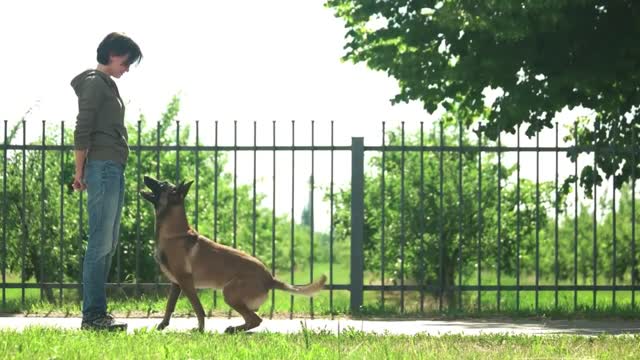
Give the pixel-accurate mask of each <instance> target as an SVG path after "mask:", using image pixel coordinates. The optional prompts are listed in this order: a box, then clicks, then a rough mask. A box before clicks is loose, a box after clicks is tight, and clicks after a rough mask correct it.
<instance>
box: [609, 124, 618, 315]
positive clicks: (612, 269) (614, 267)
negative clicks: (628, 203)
mask: <svg viewBox="0 0 640 360" xmlns="http://www.w3.org/2000/svg"><path fill="white" fill-rule="evenodd" d="M613 132H614V134H615V132H616V129H615V128H614V130H613ZM614 139H615V135H614ZM614 141H615V140H614ZM609 147H610V148H611V149H612V150H613V152H612V154H613V158H614V159H615V158H616V146H615V145H614V146H612V145H611V143H609ZM611 191H612V193H613V194H612V201H613V205H612V207H611V213H612V216H613V219H612V220H613V249H612V250H613V255H612V257H613V261H612V264H611V273H612V274H613V275H612V276H611V280H612V281H613V291H612V294H611V296H612V298H611V302H612V306H613V309H614V310H615V308H616V260H617V258H616V248H617V240H616V173H615V172H614V173H613V183H612V189H611Z"/></svg>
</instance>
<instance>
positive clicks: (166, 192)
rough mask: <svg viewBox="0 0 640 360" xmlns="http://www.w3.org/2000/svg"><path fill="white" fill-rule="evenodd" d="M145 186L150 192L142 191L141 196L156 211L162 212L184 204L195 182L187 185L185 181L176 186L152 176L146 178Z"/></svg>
mask: <svg viewBox="0 0 640 360" xmlns="http://www.w3.org/2000/svg"><path fill="white" fill-rule="evenodd" d="M144 184H145V185H146V186H147V188H149V190H150V191H140V195H142V197H143V198H144V199H145V200H147V201H149V202H150V203H152V204H153V207H154V208H155V209H156V210H160V209H164V208H167V207H169V206H173V205H182V204H184V198H185V197H186V196H187V193H188V192H189V188H190V187H191V184H193V180H192V181H189V182H187V183H185V182H184V181H183V182H181V183H180V184H178V186H176V185H173V184H171V183H170V182H168V181H159V180H156V179H154V178H152V177H150V176H145V177H144Z"/></svg>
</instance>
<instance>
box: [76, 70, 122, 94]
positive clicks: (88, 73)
mask: <svg viewBox="0 0 640 360" xmlns="http://www.w3.org/2000/svg"><path fill="white" fill-rule="evenodd" d="M93 76H100V77H102V78H103V79H104V80H105V81H106V82H107V84H109V83H110V82H111V81H112V80H111V79H110V78H109V75H107V74H105V73H103V72H101V71H98V70H95V69H89V70H85V71H83V72H81V73H80V74H78V75H76V76H75V77H74V78H73V80H71V87H72V88H73V90H74V91H75V92H76V94H78V91H79V89H80V85H81V84H82V82H83V81H84V80H85V79H87V78H89V77H93Z"/></svg>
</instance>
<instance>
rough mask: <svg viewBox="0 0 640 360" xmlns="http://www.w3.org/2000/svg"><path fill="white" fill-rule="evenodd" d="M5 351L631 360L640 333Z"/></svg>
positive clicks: (33, 337)
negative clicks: (637, 334) (590, 335)
mask: <svg viewBox="0 0 640 360" xmlns="http://www.w3.org/2000/svg"><path fill="white" fill-rule="evenodd" d="M0 353H1V354H3V357H7V358H12V359H32V358H58V359H78V358H87V359H95V358H102V359H138V358H141V359H149V358H151V359H157V358H170V359H184V358H190V359H204V358H206V359H212V358H218V359H314V360H315V359H341V360H342V359H389V358H392V359H504V358H507V359H531V358H547V359H548V358H563V359H564V358H567V359H584V358H590V359H592V358H599V359H633V358H638V356H640V337H639V336H604V335H603V336H598V337H584V336H574V335H552V336H544V337H535V336H510V335H482V336H460V335H445V336H440V337H435V336H428V335H415V336H396V335H389V334H386V335H374V334H366V333H362V332H358V331H355V330H353V329H344V330H343V331H342V332H341V333H340V334H331V333H328V332H311V331H302V332H300V333H296V334H275V333H253V334H250V335H249V334H237V335H224V334H217V333H202V334H201V333H197V332H158V331H154V330H141V331H136V332H135V333H134V334H125V333H100V332H87V331H72V330H60V329H54V328H40V327H32V328H27V329H25V330H23V332H17V331H4V330H3V331H0Z"/></svg>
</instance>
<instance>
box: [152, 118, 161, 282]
mask: <svg viewBox="0 0 640 360" xmlns="http://www.w3.org/2000/svg"><path fill="white" fill-rule="evenodd" d="M156 179H160V121H158V122H157V123H156ZM158 275H159V274H158V267H157V266H154V267H153V278H154V282H155V288H156V293H158V292H159V291H160V284H158V278H159V276H158Z"/></svg>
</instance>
